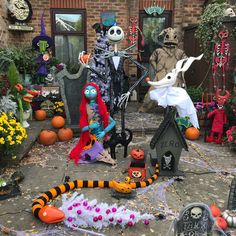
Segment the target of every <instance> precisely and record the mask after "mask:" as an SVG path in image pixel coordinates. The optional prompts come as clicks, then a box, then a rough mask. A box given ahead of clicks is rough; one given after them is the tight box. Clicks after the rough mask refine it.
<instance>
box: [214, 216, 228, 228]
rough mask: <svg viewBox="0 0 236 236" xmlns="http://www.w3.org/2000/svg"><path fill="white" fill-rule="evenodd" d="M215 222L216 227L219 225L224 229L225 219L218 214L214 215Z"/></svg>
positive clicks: (225, 225)
mask: <svg viewBox="0 0 236 236" xmlns="http://www.w3.org/2000/svg"><path fill="white" fill-rule="evenodd" d="M216 224H217V226H218V227H220V228H221V229H223V230H226V229H227V226H228V225H227V222H226V220H225V219H224V218H223V217H220V216H218V217H216Z"/></svg>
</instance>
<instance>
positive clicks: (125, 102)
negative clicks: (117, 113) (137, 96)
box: [118, 92, 130, 108]
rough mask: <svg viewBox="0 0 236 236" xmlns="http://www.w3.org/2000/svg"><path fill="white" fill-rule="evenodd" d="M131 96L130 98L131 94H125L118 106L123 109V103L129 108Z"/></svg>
mask: <svg viewBox="0 0 236 236" xmlns="http://www.w3.org/2000/svg"><path fill="white" fill-rule="evenodd" d="M129 96H130V92H127V93H123V94H122V95H121V97H120V98H121V99H120V101H119V103H118V106H119V107H120V108H121V107H122V106H123V103H124V104H125V108H126V107H127V104H128V101H129Z"/></svg>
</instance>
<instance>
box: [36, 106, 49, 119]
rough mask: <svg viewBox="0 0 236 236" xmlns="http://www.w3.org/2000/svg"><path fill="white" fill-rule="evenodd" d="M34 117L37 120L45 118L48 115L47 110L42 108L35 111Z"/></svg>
mask: <svg viewBox="0 0 236 236" xmlns="http://www.w3.org/2000/svg"><path fill="white" fill-rule="evenodd" d="M34 117H35V119H36V120H40V121H41V120H45V119H46V117H47V113H46V111H44V110H42V109H40V110H37V111H35V112H34Z"/></svg>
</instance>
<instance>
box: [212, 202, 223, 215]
mask: <svg viewBox="0 0 236 236" xmlns="http://www.w3.org/2000/svg"><path fill="white" fill-rule="evenodd" d="M210 210H211V214H212V215H213V216H214V217H219V216H221V211H220V208H219V207H218V206H216V205H215V204H212V205H211V206H210Z"/></svg>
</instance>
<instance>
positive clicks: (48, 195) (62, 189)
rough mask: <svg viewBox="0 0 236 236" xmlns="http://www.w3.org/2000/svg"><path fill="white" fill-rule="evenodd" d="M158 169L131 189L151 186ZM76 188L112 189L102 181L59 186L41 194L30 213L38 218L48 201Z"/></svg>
mask: <svg viewBox="0 0 236 236" xmlns="http://www.w3.org/2000/svg"><path fill="white" fill-rule="evenodd" d="M158 174H159V169H158V164H157V165H156V169H155V173H154V174H153V175H152V176H151V177H150V178H148V179H147V180H146V181H141V182H136V183H131V186H132V189H136V188H143V187H147V186H149V185H151V184H152V183H153V182H154V181H155V180H156V179H157V177H158ZM76 188H113V181H102V180H80V179H78V180H75V181H71V182H68V183H65V184H61V185H59V186H56V187H54V188H51V189H49V190H48V191H47V192H45V193H43V194H42V195H41V196H40V197H39V198H37V199H36V200H34V202H33V204H32V212H33V214H34V216H35V217H37V218H39V217H38V214H39V211H40V209H41V208H42V207H44V206H45V205H46V204H47V203H48V202H49V201H50V200H52V199H54V198H56V197H57V196H59V195H61V194H62V193H66V192H69V191H71V190H73V189H76Z"/></svg>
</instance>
